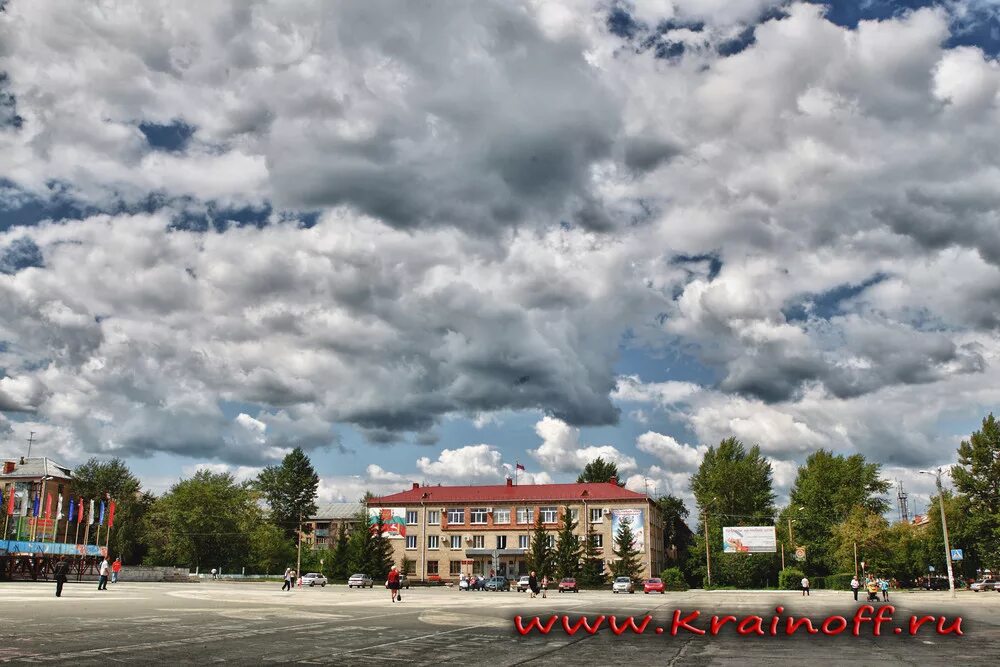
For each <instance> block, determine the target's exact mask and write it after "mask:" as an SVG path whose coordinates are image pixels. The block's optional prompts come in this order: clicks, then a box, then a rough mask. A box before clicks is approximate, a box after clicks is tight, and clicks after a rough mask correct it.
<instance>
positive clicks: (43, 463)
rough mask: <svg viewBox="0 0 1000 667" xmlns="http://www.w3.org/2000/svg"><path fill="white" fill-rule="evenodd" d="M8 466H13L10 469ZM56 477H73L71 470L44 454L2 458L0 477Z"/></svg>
mask: <svg viewBox="0 0 1000 667" xmlns="http://www.w3.org/2000/svg"><path fill="white" fill-rule="evenodd" d="M10 468H13V469H12V470H10ZM46 476H51V477H58V478H61V479H73V470H72V469H71V468H67V467H66V466H64V465H60V464H58V463H56V462H55V461H53V460H52V459H50V458H48V457H46V456H32V457H30V458H29V457H26V456H19V457H16V458H7V459H4V463H3V468H2V469H0V477H2V478H4V479H11V478H15V477H30V478H38V477H46Z"/></svg>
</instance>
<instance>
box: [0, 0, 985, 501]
mask: <svg viewBox="0 0 1000 667" xmlns="http://www.w3.org/2000/svg"><path fill="white" fill-rule="evenodd" d="M998 16H1000V2H997V1H996V0H956V1H950V0H949V1H944V2H924V1H921V0H909V1H906V2H890V1H888V0H872V1H870V2H860V3H859V2H832V3H828V4H822V3H805V2H776V1H773V0H649V1H645V2H643V1H639V0H634V1H628V0H617V1H606V0H602V1H598V2H594V1H593V0H588V1H582V0H581V1H577V0H556V1H548V2H540V1H534V0H523V1H513V0H503V1H496V2H489V1H486V0H477V1H475V2H471V1H470V2H444V1H441V2H433V1H432V2H427V3H398V2H383V1H379V0H370V1H367V2H363V3H362V2H347V3H329V2H323V1H320V0H316V1H307V0H300V1H296V2H279V1H277V0H274V1H266V0H252V1H250V0H234V1H232V2H223V1H221V0H220V1H219V2H211V3H205V2H193V1H188V0H170V1H169V2H168V1H166V0H155V1H154V0H149V1H148V2H142V3H115V2H93V3H79V2H75V1H73V0H30V1H29V0H6V1H4V0H0V455H3V456H14V455H21V454H24V453H26V447H27V440H28V438H29V434H31V433H32V432H33V433H34V435H33V438H34V445H33V450H32V453H33V455H47V456H50V457H52V458H54V459H56V460H58V461H60V462H61V463H64V464H66V465H74V464H78V463H80V462H82V461H85V460H87V459H88V458H90V457H92V456H97V457H101V458H106V457H111V456H117V457H121V458H123V459H125V460H126V461H127V463H128V464H129V465H130V466H131V467H132V469H133V470H134V471H135V472H136V473H137V474H138V475H139V476H140V477H141V478H142V480H143V482H144V484H145V486H146V487H147V488H150V489H152V490H154V491H163V490H165V489H167V488H169V486H170V485H171V484H172V483H174V482H176V481H177V480H179V479H181V478H183V477H185V476H189V475H191V474H192V473H193V472H194V471H195V470H197V469H198V468H199V467H209V468H211V469H213V470H217V471H229V472H232V473H233V474H234V475H236V476H237V478H239V479H247V478H250V477H252V476H253V475H255V474H256V473H257V472H258V471H259V470H260V468H261V467H263V466H266V465H272V464H275V463H277V462H279V461H280V460H281V458H282V457H283V456H284V455H285V454H286V453H287V452H288V451H290V449H291V448H293V447H296V446H298V447H302V448H303V449H304V450H306V452H307V453H308V454H309V455H310V457H311V458H312V460H313V462H314V464H315V467H316V469H317V471H318V472H319V474H320V476H321V478H322V481H321V486H320V498H321V499H322V500H325V501H331V500H339V499H347V500H354V499H356V498H357V497H359V496H360V495H361V494H362V493H363V492H364V491H366V490H371V491H373V492H375V493H391V492H395V491H399V490H403V489H405V488H407V487H408V486H409V485H410V483H411V482H413V481H419V482H426V483H442V484H456V483H482V484H488V483H502V481H503V479H504V478H505V476H506V475H508V474H509V473H511V471H512V470H513V468H514V466H515V464H516V463H521V464H523V465H524V466H525V468H526V471H525V472H524V473H521V474H520V475H519V477H520V479H519V481H520V482H521V483H544V482H550V481H556V482H558V481H573V480H575V478H576V475H577V474H578V473H579V471H580V469H581V468H582V467H583V465H584V464H585V463H586V462H587V461H589V460H591V459H592V458H594V457H596V456H603V457H604V458H606V459H610V460H612V461H614V462H615V463H617V465H618V467H619V470H620V471H621V473H622V476H623V477H624V478H625V479H626V480H627V483H628V486H629V488H632V489H635V490H638V491H645V490H648V491H649V492H650V493H655V494H662V493H673V494H675V495H678V496H681V497H682V498H685V499H687V500H688V501H689V507H690V508H692V509H693V505H691V504H690V499H691V496H690V488H689V486H688V480H689V477H690V475H691V473H692V472H693V471H694V470H695V469H696V468H697V466H698V464H699V462H700V460H701V456H702V454H703V452H704V451H705V450H706V448H707V447H708V446H710V445H713V444H716V443H718V442H719V441H720V440H721V439H723V438H726V437H729V436H735V437H737V438H739V439H740V440H742V441H743V442H744V443H746V444H747V445H752V444H758V445H759V446H760V448H761V450H762V451H763V453H764V454H765V455H766V456H767V457H768V458H769V459H770V461H771V463H772V466H773V471H774V482H775V491H776V493H777V495H778V497H779V502H783V500H784V498H785V497H786V496H787V493H788V490H789V488H790V487H791V485H792V483H793V482H794V478H795V473H796V469H797V466H798V465H799V464H800V463H801V462H802V461H804V460H805V458H806V457H807V456H808V455H809V453H810V452H812V451H815V450H816V449H818V448H827V449H830V450H832V451H834V452H837V453H842V454H853V453H862V454H864V455H865V456H866V457H868V459H870V460H872V461H876V462H878V463H880V464H882V466H883V472H884V475H885V477H886V478H888V479H891V480H897V479H898V480H901V481H902V482H903V484H904V485H905V487H906V489H907V490H908V491H909V492H910V497H911V503H912V505H911V508H913V509H915V510H916V511H918V512H923V511H924V510H925V509H926V503H927V499H928V496H929V494H930V493H932V492H933V488H934V482H933V478H932V477H930V476H928V475H921V474H919V471H920V470H926V469H931V468H936V467H938V466H948V465H949V464H951V463H953V462H954V460H955V456H956V455H955V448H956V446H957V445H958V443H959V442H960V441H961V440H962V439H963V438H965V437H968V435H969V434H970V433H971V432H972V431H973V430H974V429H975V428H976V427H977V425H978V424H979V423H980V421H981V419H982V418H983V417H984V416H985V415H986V414H987V413H989V412H990V411H992V410H995V406H996V405H997V404H998V399H1000V379H998V378H1000V375H998V373H997V370H998V368H997V366H998V364H1000V333H998V332H1000V259H998V258H1000V233H998V232H1000V224H998V221H1000V215H998V214H1000V132H997V131H996V128H997V126H998V121H1000V69H998V63H997V56H998V54H1000V21H998V18H997V17H998Z"/></svg>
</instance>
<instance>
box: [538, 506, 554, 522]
mask: <svg viewBox="0 0 1000 667" xmlns="http://www.w3.org/2000/svg"><path fill="white" fill-rule="evenodd" d="M539 511H540V512H541V515H542V523H555V522H556V516H558V514H559V511H558V509H557V508H555V507H543V508H541V509H540V510H539Z"/></svg>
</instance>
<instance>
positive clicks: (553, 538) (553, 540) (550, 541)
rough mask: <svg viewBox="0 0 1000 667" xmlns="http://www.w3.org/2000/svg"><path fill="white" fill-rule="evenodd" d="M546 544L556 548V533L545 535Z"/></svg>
mask: <svg viewBox="0 0 1000 667" xmlns="http://www.w3.org/2000/svg"><path fill="white" fill-rule="evenodd" d="M545 544H546V546H548V548H549V549H554V548H555V546H556V536H555V535H546V536H545Z"/></svg>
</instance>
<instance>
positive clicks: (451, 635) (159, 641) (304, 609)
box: [0, 580, 1000, 667]
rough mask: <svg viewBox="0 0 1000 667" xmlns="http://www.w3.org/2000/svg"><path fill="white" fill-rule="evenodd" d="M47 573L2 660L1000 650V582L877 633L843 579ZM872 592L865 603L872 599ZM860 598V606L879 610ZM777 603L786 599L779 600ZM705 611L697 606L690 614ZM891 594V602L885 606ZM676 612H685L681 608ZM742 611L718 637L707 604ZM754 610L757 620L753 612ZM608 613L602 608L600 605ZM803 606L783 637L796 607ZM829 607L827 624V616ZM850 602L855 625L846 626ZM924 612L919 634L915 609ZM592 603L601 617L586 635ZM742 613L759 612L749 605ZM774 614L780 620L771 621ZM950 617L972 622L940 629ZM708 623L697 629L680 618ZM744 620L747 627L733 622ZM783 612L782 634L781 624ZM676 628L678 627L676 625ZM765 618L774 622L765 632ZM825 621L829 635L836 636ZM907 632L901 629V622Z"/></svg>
mask: <svg viewBox="0 0 1000 667" xmlns="http://www.w3.org/2000/svg"><path fill="white" fill-rule="evenodd" d="M54 589H55V585H54V584H51V583H16V582H15V583H0V662H8V663H13V664H35V663H52V664H73V665H106V664H110V663H130V664H135V663H146V664H173V665H184V664H209V663H216V662H229V663H233V664H247V665H250V664H253V665H259V664H267V663H296V664H337V665H374V664H379V665H387V664H400V665H409V664H412V665H490V666H498V667H499V666H510V665H522V664H528V665H563V664H573V665H581V664H597V665H604V664H623V665H624V664H628V665H654V664H655V665H716V664H719V665H721V664H725V663H731V662H733V661H738V662H741V663H745V664H767V665H782V664H789V665H791V664H794V665H802V664H851V665H868V664H871V665H876V664H877V665H880V666H884V665H896V664H906V665H935V664H940V665H944V664H947V665H950V666H951V667H955V666H957V665H974V664H984V665H985V664H991V665H992V664H996V661H997V656H998V655H1000V613H998V612H1000V594H998V593H980V594H976V593H970V592H963V593H960V594H959V597H958V598H957V599H956V600H952V599H951V598H950V597H949V594H948V593H947V592H944V593H938V592H918V593H907V592H893V593H892V594H891V596H890V600H889V604H891V605H893V607H894V611H893V613H892V616H893V619H892V620H891V621H886V622H884V623H883V624H882V626H881V628H882V629H881V633H882V634H881V636H879V637H875V636H873V626H874V624H873V622H872V621H870V620H864V621H859V622H858V636H853V635H852V631H853V628H854V624H855V620H854V619H855V615H856V614H857V612H858V607H859V605H860V604H861V603H855V602H854V600H853V598H852V596H851V594H850V593H848V592H839V591H836V592H835V591H813V593H812V595H811V596H810V597H808V598H803V597H801V596H800V595H799V594H798V593H793V592H790V593H778V592H774V591H762V592H747V591H710V592H706V591H688V592H684V593H667V594H665V595H656V594H654V595H643V594H642V593H641V592H640V593H636V594H635V595H614V594H612V593H611V592H610V591H582V592H581V593H579V594H569V593H567V594H559V593H556V592H549V594H548V597H547V598H546V599H542V598H536V599H531V598H529V596H528V595H527V594H526V593H517V592H510V593H486V592H471V593H469V592H459V591H457V590H455V589H449V588H433V589H432V588H412V589H410V590H408V591H403V601H402V602H399V603H395V604H394V603H392V602H390V599H389V592H388V591H386V590H385V589H382V588H379V587H376V588H374V589H364V590H358V589H353V590H349V589H347V588H346V587H345V586H332V585H331V586H327V587H326V588H319V587H317V588H311V589H310V588H302V589H296V590H294V591H292V592H282V591H280V590H279V589H280V583H274V584H260V583H233V582H214V581H209V582H203V583H191V584H155V583H129V582H128V581H127V580H125V581H122V582H119V583H117V584H112V585H109V587H108V590H107V591H98V590H96V585H95V584H90V583H87V584H79V583H69V584H67V585H66V588H65V590H64V594H63V597H62V598H58V599H57V598H56V597H55V595H54ZM862 602H863V601H862ZM873 606H874V607H875V609H874V610H870V611H868V610H864V609H862V614H861V615H862V616H875V615H876V612H877V609H878V608H879V607H881V606H883V605H882V604H879V605H873ZM778 608H780V611H777V609H778ZM696 610H697V611H699V612H700V615H699V616H698V617H697V618H694V617H692V616H691V614H692V613H693V612H694V611H696ZM887 613H888V608H887V609H886V610H884V611H883V614H886V615H887ZM675 614H677V615H676V616H675ZM713 614H715V615H718V616H726V615H732V616H734V617H735V620H733V621H730V622H728V623H726V624H725V625H723V626H722V627H721V629H720V630H719V631H718V634H717V635H715V636H712V634H711V632H710V628H711V625H710V620H709V617H710V616H712V615H713ZM611 615H614V616H615V627H617V628H618V629H619V630H621V629H622V624H623V623H624V622H625V620H624V619H626V618H627V617H629V616H632V617H635V620H636V623H637V624H640V625H641V623H642V621H643V619H645V618H646V617H647V616H648V617H649V621H648V622H647V625H646V628H645V632H644V633H643V634H641V635H638V634H636V633H634V632H633V631H632V630H631V629H626V630H625V631H624V632H623V633H622V634H620V635H616V634H615V632H614V631H613V628H612V627H611V622H610V618H609V617H610V616H611ZM755 615H756V616H759V617H760V620H759V621H755V620H754V619H753V616H755ZM516 616H520V617H521V619H522V627H523V626H524V625H525V624H528V623H530V619H531V618H533V617H534V616H539V617H540V620H541V621H543V622H545V623H548V622H549V621H552V619H553V617H555V620H554V621H552V626H551V628H552V629H551V630H550V632H549V633H548V634H547V635H542V634H540V633H539V632H538V631H537V629H536V630H535V631H532V632H530V633H529V634H527V635H522V634H521V633H520V632H519V631H518V630H517V629H516V627H515V622H514V618H515V617H516ZM601 616H604V619H603V620H601V621H598V619H599V617H601ZM789 616H793V617H795V618H800V617H808V618H809V619H810V620H811V621H812V623H813V625H814V628H815V629H816V633H815V634H808V631H807V629H806V628H805V627H804V626H800V628H799V629H798V630H797V631H796V632H795V633H794V634H793V635H791V636H786V634H785V632H786V627H787V623H788V617H789ZM830 616H833V617H834V620H832V621H828V622H827V624H826V625H825V626H824V625H823V621H824V619H826V618H827V617H830ZM838 616H842V617H843V618H844V623H845V624H846V626H845V629H844V630H843V631H841V632H837V630H838V628H839V627H840V621H839V620H837V619H836V617H838ZM911 616H916V617H917V618H923V617H925V616H933V617H934V618H933V620H931V621H925V622H924V624H923V625H922V626H921V627H920V628H919V630H918V631H917V632H916V635H915V636H911V635H910V631H909V622H910V617H911ZM581 617H586V618H587V622H588V623H590V624H591V625H593V624H595V623H598V622H600V623H601V625H600V627H599V628H598V629H597V630H595V631H594V632H593V634H590V633H588V632H587V631H586V629H583V628H582V626H581V628H580V629H578V630H577V632H576V634H573V635H570V634H569V633H567V632H566V630H565V629H564V618H565V625H566V626H568V627H569V628H570V629H571V630H572V629H573V627H574V625H575V624H576V623H577V622H578V621H579V619H580V618H581ZM747 617H750V618H749V619H747ZM775 617H777V619H778V620H777V621H775V620H774V619H775ZM939 617H945V619H946V621H945V622H944V624H943V626H942V627H943V628H944V629H948V628H954V624H955V621H956V619H958V618H959V617H961V630H962V632H963V635H962V636H958V635H957V634H956V633H954V632H952V633H950V634H940V633H939V632H938V631H937V623H938V618H939ZM684 619H688V620H687V625H688V626H690V627H693V628H695V629H702V630H706V634H704V635H701V634H696V633H695V632H694V631H692V630H690V629H689V628H688V627H687V626H685V624H684V622H683V621H684ZM741 621H742V623H743V625H742V626H739V627H740V629H742V631H743V632H744V633H748V634H739V632H738V631H737V624H738V623H739V622H741ZM772 624H773V628H774V633H775V636H772V634H771V632H772ZM675 626H676V630H677V632H676V635H675V634H673V633H672V629H674V628H675ZM757 626H759V629H760V631H762V632H764V636H760V635H758V634H755V631H756V630H757V629H758V628H757ZM823 629H825V630H826V631H827V632H829V633H830V635H831V636H828V635H826V634H824V633H823ZM897 629H898V630H899V632H898V633H897V632H896V630H897Z"/></svg>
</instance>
